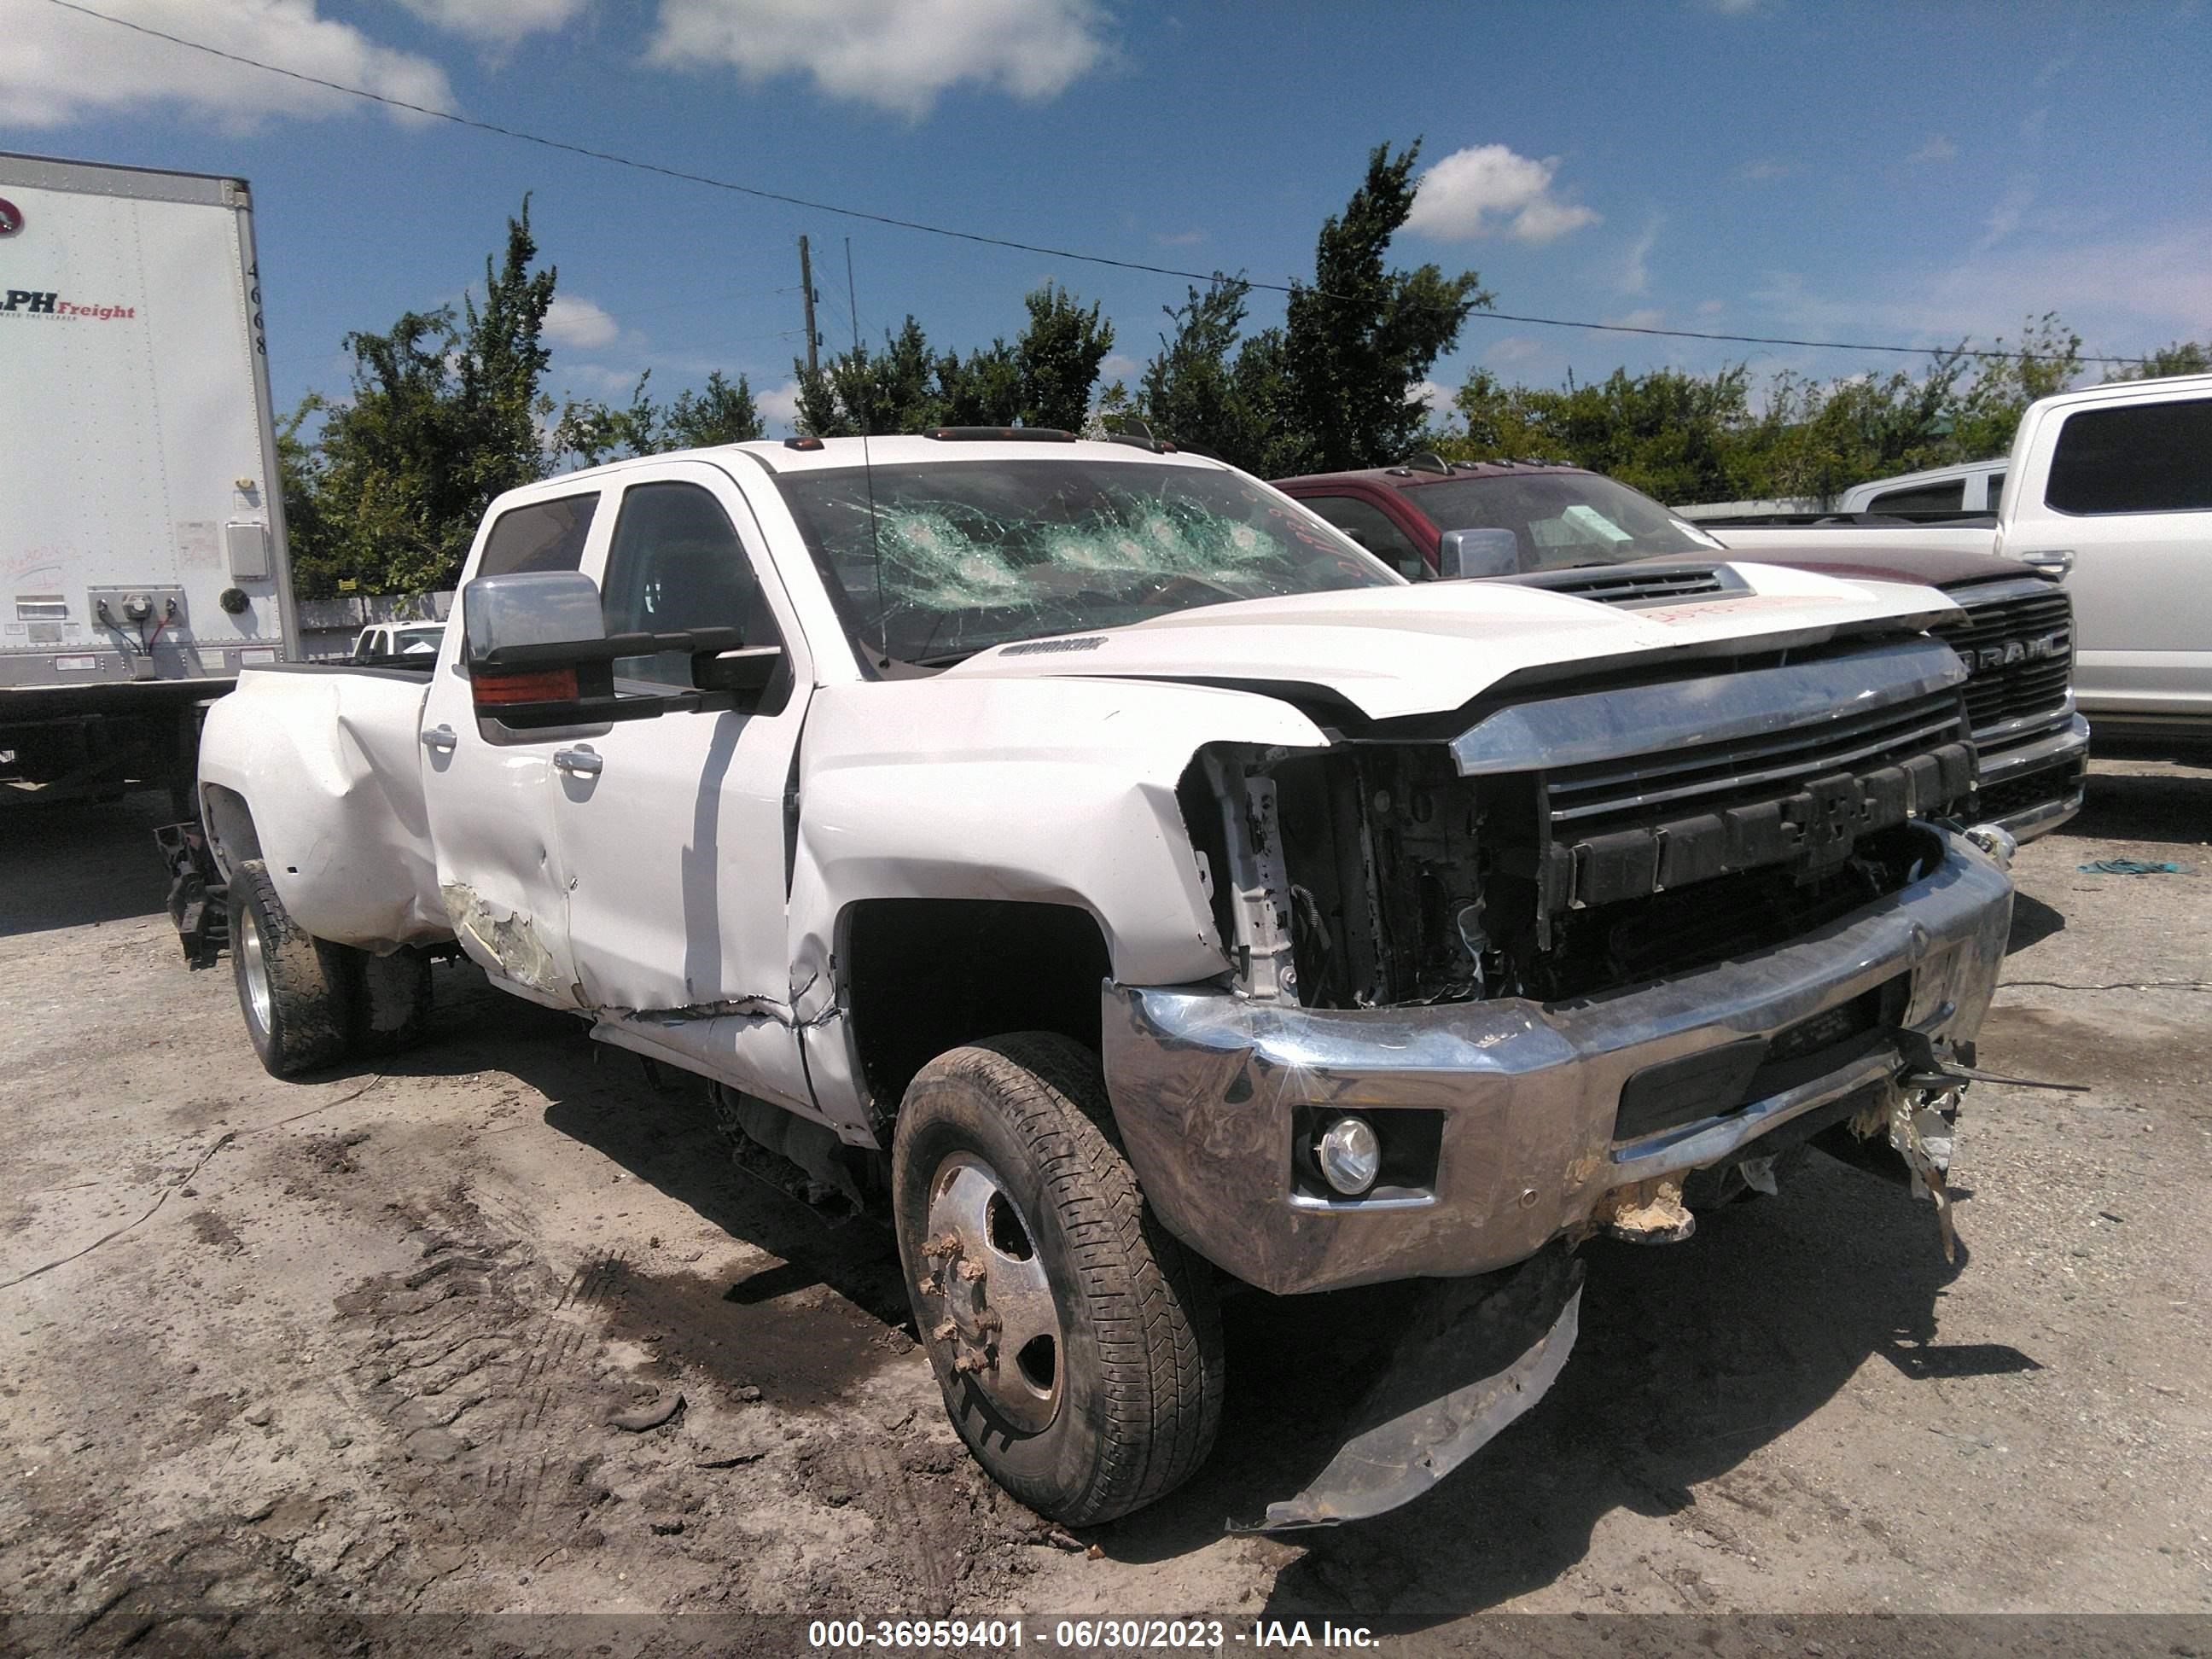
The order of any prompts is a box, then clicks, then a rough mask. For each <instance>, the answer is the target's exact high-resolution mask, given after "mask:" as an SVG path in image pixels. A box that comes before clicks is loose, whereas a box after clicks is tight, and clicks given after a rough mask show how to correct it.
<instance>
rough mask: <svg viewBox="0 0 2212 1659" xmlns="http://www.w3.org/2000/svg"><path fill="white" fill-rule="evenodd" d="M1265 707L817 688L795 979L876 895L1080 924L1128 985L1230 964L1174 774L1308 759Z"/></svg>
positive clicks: (1134, 688)
mask: <svg viewBox="0 0 2212 1659" xmlns="http://www.w3.org/2000/svg"><path fill="white" fill-rule="evenodd" d="M1327 741H1328V739H1327V738H1326V737H1324V735H1323V734H1322V732H1321V729H1320V728H1319V727H1318V726H1315V725H1314V723H1313V722H1312V721H1311V720H1309V719H1308V718H1307V717H1306V716H1305V715H1304V714H1301V713H1299V712H1298V711H1297V709H1295V708H1291V707H1290V706H1289V705H1288V704H1287V703H1284V702H1278V701H1276V700H1274V699H1273V698H1270V697H1266V696H1255V695H1253V694H1250V693H1246V692H1238V691H1225V690H1214V689H1212V688H1208V687H1199V686H1188V685H1180V684H1164V683H1154V682H1146V681H1127V680H1082V679H1066V680H1057V681H1048V682H1037V681H1032V682H1028V683H1025V684H1013V683H1007V682H1004V681H981V680H968V681H959V680H949V679H939V680H933V681H911V680H909V681H903V682H890V683H884V684H872V685H844V686H825V687H823V688H822V689H821V690H819V691H817V693H816V694H815V700H814V703H813V706H812V708H811V710H810V711H809V714H808V718H807V725H806V736H805V744H804V748H803V752H802V757H801V765H800V778H799V830H798V837H797V844H796V848H795V849H794V856H793V869H792V885H791V916H792V926H793V945H794V965H795V967H796V968H797V969H798V972H797V974H796V975H795V977H796V978H797V979H799V980H800V981H804V980H805V979H806V978H807V977H808V976H810V975H812V974H815V973H817V971H818V972H822V973H823V979H824V980H825V981H826V980H827V977H828V975H827V973H826V969H827V968H828V966H829V961H830V957H831V955H832V952H833V951H834V949H835V945H834V940H835V938H836V923H837V918H838V916H839V915H840V914H841V913H842V911H843V910H844V909H845V908H847V907H848V906H849V905H852V904H854V903H855V902H859V901H860V900H864V899H877V898H954V899H958V898H976V899H1005V900H1014V901H1018V902H1024V901H1025V902H1036V903H1046V904H1066V905H1073V906H1075V907H1077V908H1080V909H1083V910H1085V911H1088V912H1089V913H1090V914H1091V916H1092V917H1093V918H1094V919H1095V920H1096V921H1097V923H1098V927H1099V931H1100V933H1102V934H1103V937H1104V939H1105V940H1106V945H1107V951H1108V954H1109V957H1110V958H1111V960H1112V963H1113V967H1114V975H1115V979H1117V980H1118V981H1121V982H1122V983H1124V984H1139V985H1158V984H1181V983H1187V982H1189V981H1195V980H1205V979H1209V978H1212V976H1213V975H1217V974H1219V973H1221V972H1223V971H1224V970H1225V969H1226V968H1227V966H1228V960H1227V957H1225V955H1224V953H1223V950H1222V940H1221V938H1220V933H1219V930H1218V928H1217V927H1215V925H1214V921H1213V911H1212V904H1211V902H1209V900H1208V898H1207V896H1206V889H1205V888H1204V886H1203V885H1202V884H1201V880H1200V866H1199V864H1198V860H1197V859H1196V857H1195V856H1194V854H1193V851H1192V848H1191V843H1190V836H1189V835H1188V831H1187V830H1186V829H1185V828H1184V826H1183V823H1182V814H1181V812H1180V811H1179V810H1178V808H1177V806H1176V798H1175V791H1176V782H1177V781H1178V780H1179V779H1180V778H1181V777H1182V774H1183V770H1184V769H1185V768H1186V767H1187V766H1188V764H1189V763H1190V759H1191V757H1192V756H1193V755H1194V753H1196V752H1197V750H1198V749H1199V748H1200V746H1201V745H1203V744H1210V743H1244V744H1258V745H1261V746H1267V745H1278V746H1281V747H1283V748H1287V749H1299V748H1318V747H1322V746H1323V745H1325V744H1326V743H1327Z"/></svg>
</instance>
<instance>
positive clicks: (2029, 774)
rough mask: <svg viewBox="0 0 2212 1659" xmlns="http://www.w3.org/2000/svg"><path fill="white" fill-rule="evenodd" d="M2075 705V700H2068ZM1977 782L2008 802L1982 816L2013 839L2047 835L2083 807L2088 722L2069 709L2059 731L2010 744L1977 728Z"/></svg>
mask: <svg viewBox="0 0 2212 1659" xmlns="http://www.w3.org/2000/svg"><path fill="white" fill-rule="evenodd" d="M2068 702H2069V708H2070V706H2071V702H2072V699H2071V698H2070V697H2069V699H2068ZM1974 744H1975V750H1976V754H1977V757H1978V760H1977V765H1976V769H1975V783H1976V786H1977V787H1978V788H1979V789H1980V790H1981V791H1982V793H1984V795H1985V796H1988V797H1990V798H1991V799H1995V800H1999V801H2002V803H2003V805H2002V806H2001V807H2000V808H1999V809H1998V810H1996V811H1990V812H1986V813H1984V815H1983V816H1984V817H1986V818H1987V819H1988V821H1989V822H1990V823H1995V824H1999V825H2002V827H2003V828H2004V829H2007V830H2008V831H2009V832H2010V833H2011V835H2012V837H2013V839H2014V840H2015V841H2019V842H2030V841H2033V840H2034V839H2035V838H2036V837H2037V836H2041V835H2047V834H2049V833H2050V832H2051V830H2053V829H2057V827H2058V826H2059V825H2060V824H2062V823H2065V822H2066V820H2067V819H2069V818H2070V817H2073V816H2074V815H2075V813H2076V812H2078V811H2081V801H2082V797H2083V793H2084V790H2085V783H2086V780H2087V775H2088V770H2089V722H2088V721H2087V720H2086V719H2084V718H2083V717H2082V716H2081V715H2080V714H2071V713H2069V714H2068V716H2067V718H2066V720H2065V722H2064V724H2063V725H2061V726H2059V727H2058V728H2057V730H2056V731H2052V732H2046V733H2045V734H2044V735H2043V736H2041V737H2039V738H2034V739H2033V740H2032V741H2028V742H2015V743H2013V744H2010V745H2009V746H2006V745H2004V744H2001V743H1993V742H1992V741H1991V739H1990V735H1989V734H1988V733H1985V732H1976V733H1975V734H1974Z"/></svg>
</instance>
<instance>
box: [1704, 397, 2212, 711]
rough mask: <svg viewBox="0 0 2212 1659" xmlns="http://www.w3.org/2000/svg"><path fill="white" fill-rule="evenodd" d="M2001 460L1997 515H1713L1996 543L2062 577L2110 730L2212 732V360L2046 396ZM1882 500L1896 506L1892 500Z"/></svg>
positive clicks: (1812, 535)
mask: <svg viewBox="0 0 2212 1659" xmlns="http://www.w3.org/2000/svg"><path fill="white" fill-rule="evenodd" d="M2002 476H2003V478H2004V484H2003V500H2002V504H2001V505H2000V506H1999V507H1998V508H1997V513H1996V527H1995V528H1994V529H1991V528H1990V527H1989V526H1987V525H1986V524H1984V525H1981V526H1972V525H1964V524H1961V525H1941V524H1925V525H1913V526H1904V525H1898V526H1888V525H1867V524H1860V523H1852V522H1850V521H1848V520H1835V521H1831V522H1825V523H1820V524H1813V525H1793V526H1780V525H1773V526H1768V525H1756V524H1738V523H1731V522H1729V521H1726V520H1711V519H1709V520H1705V523H1704V525H1703V528H1705V530H1707V531H1709V532H1711V533H1712V534H1713V535H1714V536H1716V537H1717V538H1719V539H1720V540H1721V542H1722V543H1723V544H1725V545H1726V546H1728V547H1729V549H1730V550H1734V551H1736V552H1740V553H1742V554H1745V555H1747V556H1749V557H1752V558H1758V557H1759V556H1762V555H1765V556H1773V557H1778V558H1784V557H1787V558H1796V557H1800V556H1826V557H1833V558H1836V559H1838V560H1847V559H1848V557H1849V556H1850V554H1851V553H1852V552H1854V551H1865V552H1871V553H1875V554H1883V555H1890V554H1897V553H1903V552H1907V551H1911V550H1920V551H1925V552H1929V553H1937V552H1948V553H1990V552H1997V553H2002V554H2003V555H2004V556H2006V557H2007V558H2009V559H2016V560H2018V561H2019V562H2021V563H2022V564H2027V565H2031V566H2033V567H2034V568H2037V569H2039V570H2042V571H2044V572H2045V574H2049V575H2051V576H2052V577H2063V578H2064V579H2065V581H2066V590H2067V592H2069V594H2071V595H2072V597H2073V600H2074V629H2075V637H2074V696H2075V702H2076V704H2077V705H2078V707H2079V708H2080V709H2081V712H2082V713H2083V714H2087V716H2088V717H2089V720H2090V723H2091V724H2092V725H2093V726H2094V727H2095V728H2096V730H2097V731H2098V732H2102V733H2104V734H2106V735H2107V736H2160V737H2164V736H2173V735H2183V736H2188V737H2195V738H2207V737H2212V374H2191V375H2180V376H2176V377H2174V378H2172V379H2169V380H2122V381H2117V382H2114V383H2113V384H2112V385H2109V386H2087V387H2084V388H2083V389H2082V390H2081V391H2078V392H2060V393H2059V394H2058V395H2057V396H2056V397H2051V398H2044V399H2042V400H2041V401H2040V402H2039V403H2036V404H2031V405H2030V406H2029V408H2028V410H2027V414H2026V415H2024V416H2021V422H2020V431H2019V433H2018V435H2016V436H2015V439H2014V441H2013V447H2012V455H2011V458H2010V459H2008V461H2006V462H2004V463H2002ZM1889 482H1897V481H1894V480H1893V481H1889ZM1868 488H1869V489H1875V486H1871V485H1870V486H1868ZM1872 510H1873V511H1875V512H1876V513H1879V512H1881V511H1882V510H1883V507H1882V505H1881V502H1880V501H1879V500H1877V501H1876V502H1875V506H1874V507H1873V509H1872ZM2050 643H2051V664H2052V666H2053V668H2054V671H2055V667H2056V664H2057V659H2058V658H2059V657H2060V656H2061V654H2062V653H2063V641H2059V640H2058V639H2057V636H2056V634H2055V632H2054V635H2053V636H2052V639H2051V642H2050ZM2016 644H2018V642H2017V641H2006V642H2005V647H2004V648H2005V649H2006V650H2008V651H2010V650H2012V649H2013V648H2014V647H2015V645H2016ZM2032 647H2033V641H2030V642H2029V648H2032Z"/></svg>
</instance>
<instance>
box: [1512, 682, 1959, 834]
mask: <svg viewBox="0 0 2212 1659" xmlns="http://www.w3.org/2000/svg"><path fill="white" fill-rule="evenodd" d="M1964 736H1965V733H1964V732H1963V731H1962V730H1961V726H1960V718H1959V699H1958V696H1957V695H1956V694H1955V693H1954V692H1950V691H1932V692H1929V693H1928V694H1927V695H1925V696H1919V697H1914V698H1911V699H1909V700H1906V701H1905V702H1893V703H1890V704H1888V705H1887V706H1886V707H1884V708H1875V709H1870V710H1869V711H1868V712H1866V713H1864V714H1846V715H1842V716H1839V717H1837V718H1834V719H1830V720H1821V721H1820V722H1819V723H1818V724H1816V725H1811V726H1798V727H1796V728H1794V729H1790V730H1784V731H1781V732H1769V733H1766V734H1765V735H1763V736H1760V737H1756V738H1739V739H1736V740H1735V741H1732V742H1724V743H1703V744H1686V745H1685V746H1683V747H1680V748H1677V749H1673V750H1665V751H1662V752H1661V753H1658V754H1652V755H1638V756H1636V757H1632V758H1629V759H1624V760H1609V761H1596V762H1593V763H1589V764H1588V765H1584V766H1570V767H1561V768H1559V769H1557V770H1555V771H1551V772H1547V774H1546V775H1545V782H1546V784H1547V787H1548V791H1549V795H1550V806H1551V815H1552V823H1553V830H1554V833H1555V834H1559V833H1560V832H1562V831H1565V830H1570V829H1571V831H1572V833H1573V835H1574V836H1589V835H1593V834H1599V833H1602V832H1603V831H1604V830H1605V829H1609V828H1611V827H1613V823H1615V822H1616V821H1618V820H1620V819H1621V818H1623V817H1628V818H1632V819H1635V820H1638V821H1643V820H1648V819H1650V818H1652V817H1658V816H1664V817H1674V816H1676V815H1678V814H1680V813H1686V812H1711V811H1719V810H1723V809H1725V808H1727V807H1730V806H1735V805H1741V804H1743V803H1745V802H1747V801H1755V800H1771V799H1775V798H1776V797H1778V796H1781V795H1786V794H1789V793H1791V791H1792V790H1793V789H1795V788H1796V787H1800V786H1801V785H1802V783H1804V782H1805V781H1809V780H1811V779H1814V778H1816V777H1820V776H1823V775H1826V774H1830V773H1837V772H1844V771H1849V772H1852V773H1869V772H1873V771H1875V770H1877V769H1881V768H1883V767H1887V766H1892V765H1896V764H1899V763H1904V762H1906V761H1909V760H1911V759H1912V758H1913V757H1926V756H1928V755H1929V753H1930V751H1932V750H1936V748H1938V747H1940V746H1942V745H1943V744H1953V743H1957V742H1959V741H1960V740H1961V739H1962V738H1964ZM1933 804H1934V800H1933V799H1932V798H1923V799H1922V800H1921V803H1920V805H1922V806H1923V807H1926V806H1929V805H1933Z"/></svg>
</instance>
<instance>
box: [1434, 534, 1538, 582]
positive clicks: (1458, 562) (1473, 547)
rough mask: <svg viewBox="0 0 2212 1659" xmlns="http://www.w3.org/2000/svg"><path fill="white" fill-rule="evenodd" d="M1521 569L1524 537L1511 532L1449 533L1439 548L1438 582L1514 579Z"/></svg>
mask: <svg viewBox="0 0 2212 1659" xmlns="http://www.w3.org/2000/svg"><path fill="white" fill-rule="evenodd" d="M1520 569H1521V538H1519V537H1518V536H1516V535H1515V534H1514V533H1513V532H1511V531H1510V530H1447V531H1445V532H1444V533H1443V538H1442V540H1441V541H1439V542H1438V543H1437V580H1438V581H1447V582H1450V581H1462V580H1467V579H1468V578H1470V577H1475V576H1511V575H1516V574H1519V572H1520Z"/></svg>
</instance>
